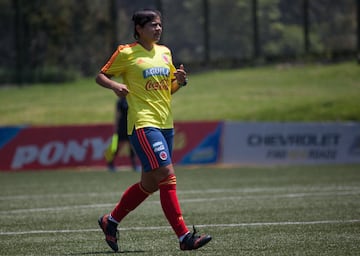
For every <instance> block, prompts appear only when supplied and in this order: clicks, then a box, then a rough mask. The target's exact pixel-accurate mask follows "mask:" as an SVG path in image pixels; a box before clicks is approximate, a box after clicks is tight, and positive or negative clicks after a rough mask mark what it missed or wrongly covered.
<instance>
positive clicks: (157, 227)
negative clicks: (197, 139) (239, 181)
mask: <svg viewBox="0 0 360 256" xmlns="http://www.w3.org/2000/svg"><path fill="white" fill-rule="evenodd" d="M353 223H360V219H358V220H319V221H286V222H254V223H230V224H202V225H197V227H200V228H206V227H209V228H239V227H253V226H256V227H262V226H285V225H300V226H302V225H321V224H353ZM164 229H170V226H155V227H129V228H120V229H119V230H120V231H146V230H164ZM83 232H100V229H99V228H97V229H63V230H28V231H18V232H0V236H16V235H30V234H56V233H83Z"/></svg>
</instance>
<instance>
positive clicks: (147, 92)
mask: <svg viewBox="0 0 360 256" xmlns="http://www.w3.org/2000/svg"><path fill="white" fill-rule="evenodd" d="M175 71H176V69H175V67H174V65H173V63H172V56H171V52H170V50H169V49H168V48H167V47H165V46H162V45H158V44H155V45H154V47H153V49H152V50H151V51H148V50H146V49H145V48H143V47H142V46H141V45H140V44H139V43H133V44H127V45H120V46H119V47H118V49H117V50H116V51H115V52H114V54H113V55H112V56H111V58H110V59H109V61H108V62H107V63H106V64H105V66H104V67H103V68H102V69H101V72H103V73H105V74H107V75H112V76H115V77H116V76H121V77H122V78H123V82H124V84H126V85H127V87H128V89H129V91H130V92H129V94H128V95H127V96H126V98H127V101H128V105H129V110H128V126H127V132H128V134H131V133H132V131H133V129H134V128H135V129H139V128H144V127H156V128H160V129H168V128H173V127H174V126H173V117H172V112H171V81H172V80H173V79H175V76H174V73H175Z"/></svg>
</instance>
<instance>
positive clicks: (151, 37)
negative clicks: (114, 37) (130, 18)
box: [138, 17, 162, 43]
mask: <svg viewBox="0 0 360 256" xmlns="http://www.w3.org/2000/svg"><path fill="white" fill-rule="evenodd" d="M161 32H162V24H161V20H160V18H159V17H156V18H155V19H154V20H153V21H150V22H148V23H146V24H145V25H144V27H140V28H139V29H138V33H139V35H140V39H141V40H144V41H147V42H152V43H156V42H158V41H159V40H160V37H161Z"/></svg>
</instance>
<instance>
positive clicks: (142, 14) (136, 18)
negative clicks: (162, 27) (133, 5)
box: [132, 9, 161, 39]
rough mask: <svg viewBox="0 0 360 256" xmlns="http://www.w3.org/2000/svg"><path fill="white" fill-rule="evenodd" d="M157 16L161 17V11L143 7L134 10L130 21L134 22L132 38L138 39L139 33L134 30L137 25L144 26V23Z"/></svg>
mask: <svg viewBox="0 0 360 256" xmlns="http://www.w3.org/2000/svg"><path fill="white" fill-rule="evenodd" d="M157 17H159V18H160V19H161V13H160V12H159V11H158V10H151V9H144V10H140V11H137V12H135V13H134V15H133V16H132V21H133V22H134V38H135V39H139V33H138V32H137V31H136V26H137V25H139V26H141V27H144V25H145V24H146V23H148V22H150V21H153V20H154V19H155V18H157Z"/></svg>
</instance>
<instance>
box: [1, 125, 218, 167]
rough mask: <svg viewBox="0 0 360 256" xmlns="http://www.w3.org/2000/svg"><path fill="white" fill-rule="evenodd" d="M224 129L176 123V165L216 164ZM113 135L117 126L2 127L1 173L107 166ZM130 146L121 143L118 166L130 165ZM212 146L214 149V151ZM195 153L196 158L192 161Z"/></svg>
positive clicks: (174, 156)
mask: <svg viewBox="0 0 360 256" xmlns="http://www.w3.org/2000/svg"><path fill="white" fill-rule="evenodd" d="M221 127H222V125H221V123H220V122H179V123H175V137H174V151H173V153H174V155H173V162H174V163H181V164H192V163H203V162H206V163H212V162H214V161H215V162H216V161H217V160H218V158H219V151H218V147H219V141H213V140H214V139H215V140H219V139H220V134H219V133H220V130H221ZM214 132H215V135H214ZM112 133H113V127H112V125H108V124H100V125H71V126H56V127H51V126H50V127H49V126H46V127H45V126H44V127H0V170H41V169H46V170H48V169H59V168H72V167H95V166H105V160H104V151H105V149H106V148H107V146H108V144H109V143H110V140H111V136H112ZM209 138H210V141H211V143H209ZM204 141H205V142H206V143H205V144H204ZM128 147H129V145H128V144H126V143H125V144H124V143H123V144H121V146H120V149H119V153H118V157H117V158H116V162H115V163H116V164H117V165H130V159H129V155H128V152H129V150H128V149H129V148H128ZM202 147H204V149H203V150H202V149H201V148H202ZM211 147H214V149H211V150H210V149H209V148H211ZM193 151H194V154H195V156H194V157H193V158H191V157H190V158H189V154H190V156H191V152H193ZM189 159H190V160H189Z"/></svg>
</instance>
